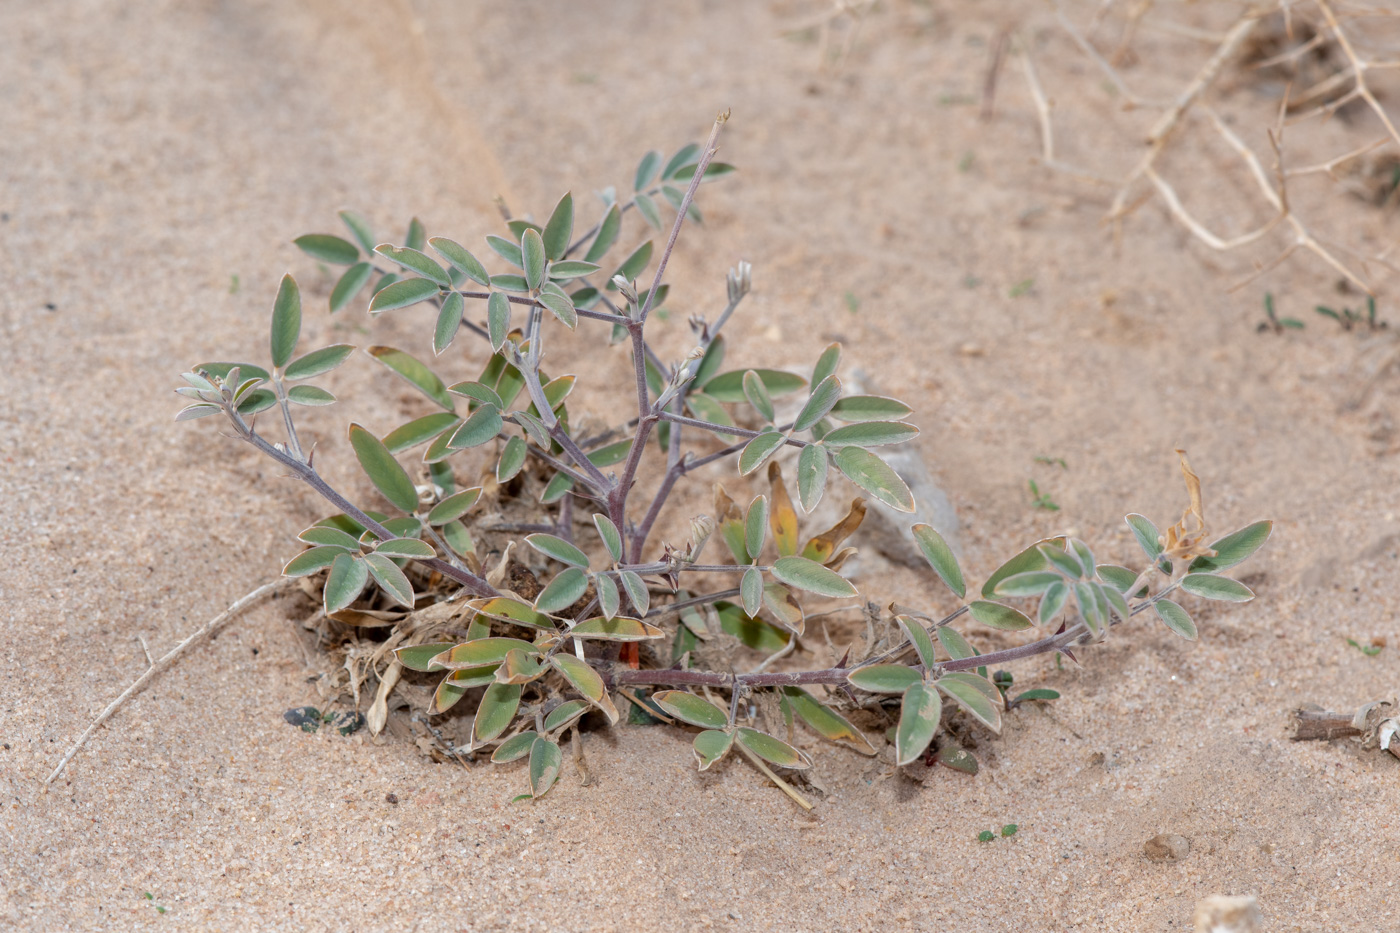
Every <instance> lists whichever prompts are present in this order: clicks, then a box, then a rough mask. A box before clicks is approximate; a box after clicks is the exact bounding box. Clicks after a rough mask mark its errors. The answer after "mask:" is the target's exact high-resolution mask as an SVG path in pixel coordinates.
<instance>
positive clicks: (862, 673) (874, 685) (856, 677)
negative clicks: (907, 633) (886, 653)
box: [846, 664, 922, 693]
mask: <svg viewBox="0 0 1400 933" xmlns="http://www.w3.org/2000/svg"><path fill="white" fill-rule="evenodd" d="M921 679H922V678H920V676H919V672H918V671H916V670H914V669H913V668H912V667H906V666H904V665H903V664H872V665H869V666H868V667H860V668H857V669H855V670H853V671H851V672H850V673H849V674H847V675H846V680H848V681H850V683H851V685H852V686H854V687H859V688H860V689H862V690H866V691H869V692H870V693H903V692H904V691H905V690H908V689H909V687H910V686H911V685H913V684H917V683H919V682H920V680H921Z"/></svg>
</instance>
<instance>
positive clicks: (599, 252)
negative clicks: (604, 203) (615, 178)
mask: <svg viewBox="0 0 1400 933" xmlns="http://www.w3.org/2000/svg"><path fill="white" fill-rule="evenodd" d="M621 229H622V211H621V209H620V208H619V207H618V206H617V205H616V204H614V205H612V206H611V207H609V208H608V212H607V213H606V214H604V215H603V219H602V221H600V222H599V224H598V235H597V236H595V237H594V238H593V242H592V243H591V244H589V246H588V252H587V253H585V254H584V256H583V260H584V262H597V261H598V260H600V259H602V258H603V256H604V254H606V253H607V251H608V250H610V249H612V245H613V244H614V243H616V242H617V234H618V231H620V230H621Z"/></svg>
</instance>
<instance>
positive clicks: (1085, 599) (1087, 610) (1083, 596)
mask: <svg viewBox="0 0 1400 933" xmlns="http://www.w3.org/2000/svg"><path fill="white" fill-rule="evenodd" d="M1071 589H1073V591H1074V601H1075V602H1076V603H1078V604H1079V616H1080V618H1082V619H1083V620H1084V622H1085V624H1086V625H1088V626H1089V631H1091V632H1094V633H1095V634H1097V633H1098V632H1099V631H1100V630H1101V629H1102V628H1103V626H1104V625H1105V624H1106V623H1107V621H1108V620H1107V619H1105V618H1103V616H1102V615H1101V614H1100V613H1099V601H1098V598H1097V597H1096V596H1095V594H1094V591H1093V589H1092V588H1091V587H1090V586H1089V585H1088V584H1087V583H1074V584H1071Z"/></svg>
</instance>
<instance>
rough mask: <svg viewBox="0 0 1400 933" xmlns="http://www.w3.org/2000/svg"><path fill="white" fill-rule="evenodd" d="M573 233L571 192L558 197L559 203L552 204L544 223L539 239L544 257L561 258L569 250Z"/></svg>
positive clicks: (572, 200)
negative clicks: (552, 206) (550, 211)
mask: <svg viewBox="0 0 1400 933" xmlns="http://www.w3.org/2000/svg"><path fill="white" fill-rule="evenodd" d="M573 235H574V196H573V194H572V193H568V194H565V195H564V196H563V197H562V198H560V199H559V203H558V204H556V205H554V211H553V212H552V213H551V214H550V215H549V221H548V222H547V223H546V224H545V225H544V233H543V235H542V236H541V238H540V239H541V241H542V244H543V246H544V252H545V258H547V259H550V260H555V259H563V258H564V254H565V253H566V252H568V250H569V240H570V239H571V238H572V237H573Z"/></svg>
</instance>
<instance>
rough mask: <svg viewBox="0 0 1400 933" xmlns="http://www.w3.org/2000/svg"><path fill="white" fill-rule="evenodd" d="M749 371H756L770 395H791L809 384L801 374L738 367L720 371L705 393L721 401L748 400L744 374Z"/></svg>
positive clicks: (709, 382)
mask: <svg viewBox="0 0 1400 933" xmlns="http://www.w3.org/2000/svg"><path fill="white" fill-rule="evenodd" d="M749 372H752V373H755V374H756V375H757V376H758V378H759V379H761V380H762V381H763V387H764V388H765V389H767V390H768V394H769V396H770V397H774V398H776V397H780V396H783V395H791V394H792V393H793V392H796V391H798V390H799V389H803V388H805V387H806V385H807V380H806V379H803V378H802V377H801V376H798V375H796V374H794V373H786V372H783V371H782V370H778V369H752V370H738V369H736V370H730V371H729V372H727V373H720V374H719V375H718V376H714V377H713V378H711V379H710V380H709V381H707V382H706V383H705V386H704V388H705V394H706V395H709V396H711V397H712V398H714V399H716V400H718V401H721V402H743V401H746V400H747V399H746V396H745V395H744V375H745V374H746V373H749Z"/></svg>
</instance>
